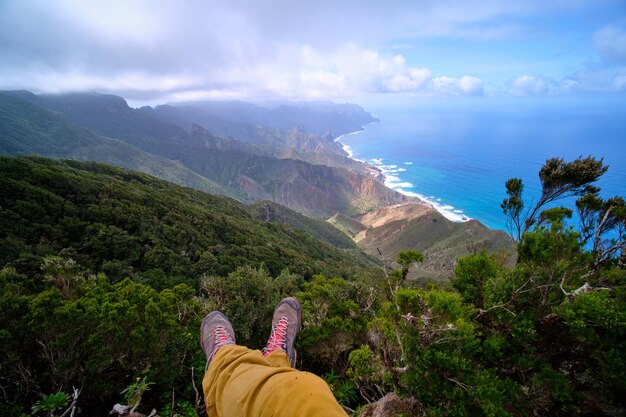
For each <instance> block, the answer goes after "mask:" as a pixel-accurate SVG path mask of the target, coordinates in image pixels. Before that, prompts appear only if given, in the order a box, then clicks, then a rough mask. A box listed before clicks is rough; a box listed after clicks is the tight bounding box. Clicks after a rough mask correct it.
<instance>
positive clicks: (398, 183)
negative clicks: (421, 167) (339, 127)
mask: <svg viewBox="0 0 626 417" xmlns="http://www.w3.org/2000/svg"><path fill="white" fill-rule="evenodd" d="M361 132H363V130H358V131H356V132H351V133H346V134H345V135H341V136H339V137H337V138H336V139H335V141H339V140H340V139H341V138H342V137H344V136H348V135H355V134H358V133H361ZM341 145H342V146H343V150H344V151H345V152H346V153H347V154H348V157H349V158H352V159H354V160H356V161H359V162H364V161H361V160H359V159H356V158H354V153H353V152H352V149H350V147H349V146H348V145H345V144H343V143H342V144H341ZM370 162H371V163H372V164H373V165H374V166H376V167H377V168H379V169H380V170H381V171H382V172H383V175H384V184H385V185H386V186H387V187H389V188H391V189H393V190H395V191H397V192H399V193H401V194H404V195H406V196H409V197H417V198H419V199H420V200H422V201H425V202H426V203H428V204H430V205H431V206H433V208H434V209H435V210H437V211H438V212H439V213H441V215H442V216H444V217H445V218H447V219H448V220H451V221H453V222H466V221H468V220H471V218H469V217H467V216H466V215H465V214H463V211H462V210H459V209H455V208H454V207H453V206H451V205H449V204H442V203H441V198H437V197H435V196H432V195H431V196H430V197H426V196H424V195H422V194H419V193H416V192H413V191H409V190H407V188H409V189H410V188H413V184H412V183H410V182H408V181H402V180H401V179H400V177H398V176H396V175H391V174H397V173H399V172H405V171H406V168H398V165H393V164H391V165H385V164H383V158H372V159H370ZM404 165H413V162H410V161H407V162H404Z"/></svg>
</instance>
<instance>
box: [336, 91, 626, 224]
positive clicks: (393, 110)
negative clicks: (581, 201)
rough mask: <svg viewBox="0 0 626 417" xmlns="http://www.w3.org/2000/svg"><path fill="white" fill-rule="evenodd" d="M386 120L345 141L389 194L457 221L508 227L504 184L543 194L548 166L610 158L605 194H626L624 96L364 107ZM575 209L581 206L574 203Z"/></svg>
mask: <svg viewBox="0 0 626 417" xmlns="http://www.w3.org/2000/svg"><path fill="white" fill-rule="evenodd" d="M364 107H365V108H366V110H368V111H370V112H371V113H372V114H373V115H374V116H375V117H377V118H379V119H380V120H381V122H380V123H372V124H369V125H367V126H365V130H363V131H361V132H355V133H351V134H348V135H343V136H341V137H339V138H338V139H337V140H338V141H340V142H341V143H342V144H343V145H344V149H346V150H347V151H348V152H349V153H350V154H351V156H352V157H353V158H355V159H358V160H362V161H367V162H370V163H372V164H373V165H376V166H378V167H380V168H381V169H382V170H383V171H384V172H385V174H386V176H387V181H386V184H387V186H389V187H390V188H393V189H395V190H397V191H400V192H402V193H405V194H408V195H414V196H418V197H420V198H422V199H424V200H426V201H429V202H430V203H432V204H433V205H434V206H435V207H436V208H437V209H438V210H439V211H440V212H441V213H442V214H444V215H445V216H446V217H447V218H449V219H451V220H454V221H466V220H468V219H477V220H479V221H480V222H482V223H483V224H485V225H486V226H488V227H490V228H493V229H502V230H506V222H505V220H506V219H505V217H504V215H503V214H502V210H501V208H500V204H501V202H502V200H503V199H504V198H505V197H506V193H505V188H504V183H505V181H506V180H507V179H508V178H511V177H518V178H521V179H522V180H523V181H524V185H525V189H524V196H525V201H526V202H527V206H529V205H530V204H531V203H532V202H533V201H536V199H537V197H538V196H539V195H540V190H541V189H540V183H539V177H538V172H539V169H540V168H541V166H542V164H543V163H544V162H545V161H546V159H548V158H550V157H554V156H556V157H561V158H564V159H565V160H572V159H575V158H577V157H579V156H589V155H592V156H594V157H596V158H604V162H605V163H606V164H608V165H609V170H608V172H607V173H606V174H605V175H604V176H603V177H602V178H601V179H600V181H598V183H597V184H596V185H598V186H599V187H601V188H602V192H601V195H602V196H603V197H605V198H606V197H609V196H613V195H620V196H623V197H626V97H624V96H623V95H622V96H620V95H616V96H611V97H609V98H607V97H606V96H604V97H598V96H585V97H575V98H572V97H542V98H523V97H511V98H490V97H480V98H448V99H405V100H402V101H399V102H394V103H389V102H388V103H384V104H381V103H376V102H372V103H368V104H366V105H364ZM566 204H568V205H569V206H570V207H571V208H573V201H566Z"/></svg>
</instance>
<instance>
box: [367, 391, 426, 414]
mask: <svg viewBox="0 0 626 417" xmlns="http://www.w3.org/2000/svg"><path fill="white" fill-rule="evenodd" d="M425 415H426V413H425V412H424V408H423V407H422V405H421V404H420V402H419V401H417V400H416V399H415V398H413V397H408V398H403V397H400V396H399V395H397V394H395V393H393V392H392V393H390V394H387V395H385V396H384V397H383V398H381V399H380V400H378V401H377V402H375V403H372V404H368V405H366V406H365V407H364V408H363V410H362V411H361V413H360V414H359V417H400V416H403V417H422V416H425Z"/></svg>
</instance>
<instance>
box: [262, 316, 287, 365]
mask: <svg viewBox="0 0 626 417" xmlns="http://www.w3.org/2000/svg"><path fill="white" fill-rule="evenodd" d="M288 326H289V320H288V319H287V317H285V316H282V317H281V318H280V319H279V320H278V323H276V326H274V328H273V329H272V334H271V335H270V338H269V340H268V341H267V345H265V347H264V348H263V356H267V355H269V354H270V353H272V352H274V351H275V350H277V349H280V350H282V351H283V352H285V353H287V327H288Z"/></svg>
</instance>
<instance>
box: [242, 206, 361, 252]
mask: <svg viewBox="0 0 626 417" xmlns="http://www.w3.org/2000/svg"><path fill="white" fill-rule="evenodd" d="M249 210H250V214H251V215H252V217H254V218H255V219H257V220H261V221H265V222H270V223H278V224H286V225H288V226H291V227H295V228H296V229H299V230H302V231H304V232H306V233H308V234H310V235H311V236H313V237H315V238H316V239H319V240H322V241H324V242H327V243H330V244H331V245H333V246H335V247H337V248H344V249H356V248H357V245H356V244H355V243H354V242H353V241H352V239H350V238H349V237H348V236H346V235H345V234H344V233H343V232H341V231H340V230H339V229H337V228H336V227H334V226H332V225H331V224H330V223H328V222H326V221H323V220H317V219H312V218H310V217H307V216H304V215H302V214H300V213H297V212H295V211H293V210H290V209H288V208H286V207H284V206H281V205H280V204H276V203H273V202H271V201H260V202H258V203H256V204H253V205H251V206H250V207H249Z"/></svg>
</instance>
